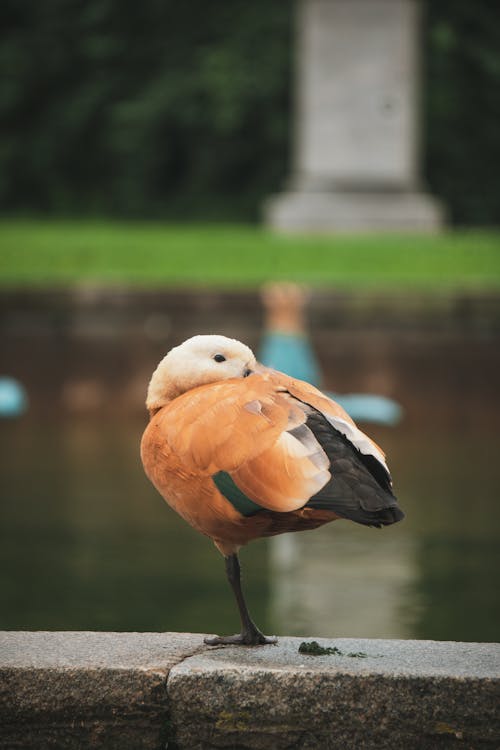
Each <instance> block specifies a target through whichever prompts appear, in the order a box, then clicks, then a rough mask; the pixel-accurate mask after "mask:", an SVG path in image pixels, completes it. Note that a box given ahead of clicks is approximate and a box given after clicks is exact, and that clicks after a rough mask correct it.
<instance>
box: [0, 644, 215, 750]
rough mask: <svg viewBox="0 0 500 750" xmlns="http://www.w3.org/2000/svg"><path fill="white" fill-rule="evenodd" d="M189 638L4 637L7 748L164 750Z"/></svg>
mask: <svg viewBox="0 0 500 750" xmlns="http://www.w3.org/2000/svg"><path fill="white" fill-rule="evenodd" d="M202 646H203V636H201V635H191V634H188V633H186V634H184V633H88V632H76V633H73V632H59V633H45V632H34V633H31V632H7V633H1V634H0V726H1V731H0V748H1V749H2V750H4V749H5V750H6V749H7V748H9V749H10V748H26V749H28V748H29V749H30V750H31V749H32V748H33V750H35V748H36V750H44V749H45V748H87V747H88V748H106V750H115V748H116V750H128V749H129V748H130V750H135V749H137V750H139V749H141V750H142V748H160V747H165V742H166V741H167V739H166V738H168V734H169V731H170V725H169V716H168V702H167V691H166V682H167V677H168V674H169V671H170V669H171V668H172V667H173V666H174V665H175V664H177V663H178V662H179V661H181V660H182V659H184V658H185V657H186V656H189V655H191V654H193V653H196V651H197V650H198V649H199V648H200V647H202Z"/></svg>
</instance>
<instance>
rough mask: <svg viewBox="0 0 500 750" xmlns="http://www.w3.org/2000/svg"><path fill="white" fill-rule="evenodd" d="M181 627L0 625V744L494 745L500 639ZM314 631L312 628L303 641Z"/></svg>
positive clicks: (497, 739) (192, 749)
mask: <svg viewBox="0 0 500 750" xmlns="http://www.w3.org/2000/svg"><path fill="white" fill-rule="evenodd" d="M301 641H302V639H299V638H280V640H279V643H278V645H276V646H265V647H258V648H235V647H218V648H212V647H208V646H205V645H204V643H203V636H202V635H199V634H189V633H84V632H80V633H74V632H73V633H55V632H54V633H43V632H36V633H31V632H10V633H1V634H0V727H1V730H0V748H2V750H7V748H8V749H9V750H10V748H14V747H15V748H23V749H26V750H28V749H29V750H35V748H36V749H37V750H39V749H40V748H61V749H62V748H64V749H65V750H71V749H72V748H103V749H104V748H105V749H106V750H115V749H116V750H128V749H129V748H130V750H132V749H133V750H139V749H141V750H142V749H143V750H149V749H151V750H153V749H154V750H160V749H163V748H169V750H174V749H175V748H177V750H184V749H185V750H202V749H203V750H205V749H206V750H212V749H214V750H215V748H223V747H225V748H233V750H247V749H248V750H250V749H252V750H285V748H286V749H287V750H292V748H300V750H306V749H308V750H309V749H310V750H312V749H313V748H318V750H330V749H332V750H333V748H339V747H342V748H343V749H344V750H351V749H352V750H359V749H360V748H366V749H369V748H374V749H375V748H377V750H380V748H391V749H394V748H403V747H404V748H405V750H425V749H426V748H461V749H462V750H465V749H466V748H467V749H468V750H471V749H472V748H473V749H474V750H481V749H482V748H491V750H493V748H497V747H498V746H499V744H500V720H499V716H498V711H497V708H498V699H499V697H500V647H499V646H498V645H497V644H479V643H451V642H437V641H396V640H394V641H391V640H352V639H337V640H335V641H326V640H325V639H320V646H322V647H323V648H324V647H327V648H330V649H331V650H333V649H336V650H338V652H339V653H337V652H335V653H324V654H323V655H308V654H304V653H300V652H299V646H300V644H301ZM308 641H310V639H308Z"/></svg>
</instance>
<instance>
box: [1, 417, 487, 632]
mask: <svg viewBox="0 0 500 750" xmlns="http://www.w3.org/2000/svg"><path fill="white" fill-rule="evenodd" d="M143 426H144V423H143V422H140V421H137V420H129V421H123V422H120V421H112V420H110V419H109V418H108V419H106V420H98V419H89V418H85V419H84V418H73V419H67V420H60V421H52V422H50V423H37V422H35V421H34V420H33V418H31V417H25V418H23V419H22V420H20V421H18V422H16V423H13V422H4V423H2V424H0V472H1V476H2V500H1V506H0V514H1V529H0V627H1V628H2V629H4V628H15V629H17V628H28V629H105V630H187V631H204V632H232V631H234V630H236V629H237V626H238V620H237V615H236V611H235V607H234V603H233V600H232V596H231V594H230V592H229V590H228V588H227V584H226V581H225V576H224V570H223V563H222V559H221V557H220V555H219V554H218V553H217V552H216V550H215V548H214V547H213V545H212V543H211V542H210V540H208V539H205V538H203V537H201V536H199V535H198V534H196V533H195V532H194V531H192V530H191V529H190V528H189V527H188V526H187V525H186V524H185V523H184V522H183V521H182V520H181V519H179V518H178V517H177V516H176V515H175V514H174V513H173V512H172V511H170V510H169V509H168V508H167V507H166V506H165V505H164V503H163V501H162V500H161V498H160V497H159V495H157V493H156V492H155V490H154V489H153V488H152V487H151V486H150V484H149V483H148V482H147V480H146V479H145V477H144V476H143V473H142V468H141V465H140V460H139V454H138V444H139V440H140V435H141V432H142V429H143ZM371 433H372V434H373V436H374V437H375V439H378V440H379V441H380V442H381V443H382V445H383V446H384V447H385V448H386V450H387V452H388V454H389V458H390V464H391V467H392V468H393V473H394V476H395V481H396V490H397V494H398V496H399V498H400V501H401V505H402V506H403V508H404V509H405V511H406V512H407V520H406V521H404V522H403V523H401V524H398V525H396V526H394V527H390V528H388V529H384V530H381V531H378V530H372V529H366V528H362V527H358V526H355V525H354V524H350V523H347V522H337V523H335V524H331V525H329V526H326V527H324V528H323V529H320V530H317V531H314V532H307V533H303V534H300V535H295V536H293V535H289V536H285V537H281V538H278V539H275V540H271V541H268V542H256V543H253V544H251V545H249V547H248V548H246V549H245V550H244V551H243V553H242V562H243V566H244V585H245V587H246V590H247V592H248V600H249V603H250V606H251V610H252V612H253V614H254V616H255V619H256V620H257V622H259V624H260V625H261V626H262V627H263V628H264V629H265V630H266V631H268V632H271V631H272V632H277V633H281V634H306V635H324V636H337V635H342V636H358V635H359V636H367V637H377V636H380V637H381V636H386V637H421V638H439V639H462V640H497V639H498V622H499V614H500V603H499V596H498V587H497V585H496V571H497V570H498V568H499V563H500V553H499V546H498V533H497V529H498V520H499V514H500V512H499V507H498V503H497V486H498V483H497V469H496V464H495V456H496V455H497V453H498V449H499V447H500V446H499V443H500V439H499V438H498V436H496V435H495V436H494V435H490V436H488V438H487V439H484V438H481V436H480V434H479V432H474V430H472V431H471V430H470V431H469V433H468V434H467V435H466V436H464V435H463V434H459V433H458V432H453V433H450V432H441V433H439V434H431V435H429V434H423V433H418V434H417V433H416V432H410V431H409V430H408V429H407V428H405V427H404V426H403V427H400V428H397V429H396V430H394V431H391V430H389V429H383V428H379V429H378V430H375V431H374V430H373V429H372V430H371Z"/></svg>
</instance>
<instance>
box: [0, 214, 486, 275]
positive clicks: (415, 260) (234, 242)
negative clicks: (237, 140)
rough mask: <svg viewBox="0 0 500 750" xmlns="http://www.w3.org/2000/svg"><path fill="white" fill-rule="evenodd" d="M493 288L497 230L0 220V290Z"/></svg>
mask: <svg viewBox="0 0 500 750" xmlns="http://www.w3.org/2000/svg"><path fill="white" fill-rule="evenodd" d="M278 279H279V280H290V281H297V282H304V283H307V284H312V285H335V286H337V287H384V288H391V287H397V288H401V287H403V288H404V287H407V288H417V289H426V288H429V287H433V288H435V289H441V288H446V289H454V288H467V289H470V288H491V287H494V288H498V287H499V286H500V232H496V231H477V230H474V231H472V230H469V231H467V230H462V231H449V232H445V233H443V234H437V235H425V234H383V235H381V234H362V235H360V234H356V235H354V234H338V235H334V236H328V237H326V236H320V235H308V236H302V235H291V236H290V235H280V234H275V233H272V232H270V231H269V230H266V229H263V228H260V227H256V226H247V225H230V224H228V225H196V224H186V225H172V224H161V223H154V222H131V223H127V222H118V221H69V220H64V221H48V220H47V221H41V220H20V219H19V220H7V219H4V220H2V221H0V284H2V285H3V286H23V285H34V284H35V285H47V286H49V285H63V284H68V283H69V284H73V283H81V282H96V283H106V284H129V285H138V286H155V285H163V286H189V285H191V286H192V285H194V286H196V285H200V286H218V287H222V288H224V287H226V288H239V287H241V288H245V287H253V286H256V285H258V284H261V283H262V282H265V281H270V280H278Z"/></svg>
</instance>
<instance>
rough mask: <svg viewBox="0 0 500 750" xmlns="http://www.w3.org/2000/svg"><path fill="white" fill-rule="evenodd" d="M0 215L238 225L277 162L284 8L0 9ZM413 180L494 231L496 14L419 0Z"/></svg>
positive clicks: (479, 5) (285, 149) (282, 118)
mask: <svg viewBox="0 0 500 750" xmlns="http://www.w3.org/2000/svg"><path fill="white" fill-rule="evenodd" d="M0 13H1V15H2V32H1V33H2V39H1V47H0V55H1V64H2V68H3V74H2V77H1V83H0V119H1V122H2V126H1V127H2V134H1V141H0V205H1V207H2V210H3V212H5V213H14V212H36V213H39V212H44V213H51V214H73V215H74V214H91V215H116V216H128V217H162V218H163V217H165V218H191V219H193V218H195V219H196V218H199V219H206V218H220V219H249V218H256V217H257V216H258V211H259V205H260V203H261V201H262V199H263V197H264V196H265V195H267V194H269V193H271V192H273V191H274V190H276V189H278V188H279V187H280V186H281V185H282V183H283V180H284V179H285V177H286V174H287V164H288V156H289V146H290V144H289V138H290V136H289V124H290V108H291V101H290V88H291V86H290V81H291V51H292V40H293V31H292V20H293V19H292V14H293V3H292V2H291V0H280V1H279V2H269V0H252V2H248V1H247V0H210V3H207V2H206V1H203V2H202V1H201V0H186V2H184V3H179V2H173V0H141V2H139V3H138V2H135V0H134V1H132V0H120V1H119V2H118V0H43V2H35V0H4V1H3V3H2V6H1V10H0ZM424 49H425V55H424V59H425V63H426V69H425V80H426V98H425V106H424V140H425V143H426V158H425V165H424V171H425V178H426V180H427V182H428V183H429V184H430V186H431V188H432V189H433V191H434V192H436V193H437V194H438V195H440V196H442V197H443V198H444V200H445V202H446V203H447V204H448V206H449V208H450V210H451V216H452V218H453V220H454V221H455V222H460V223H494V222H498V220H499V219H500V179H499V176H498V164H499V163H500V138H499V134H498V129H499V119H500V117H499V115H500V4H499V3H498V2H496V0H475V2H473V3H471V2H470V0H435V1H434V2H432V3H431V2H429V4H428V7H427V12H426V18H425V33H424Z"/></svg>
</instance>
